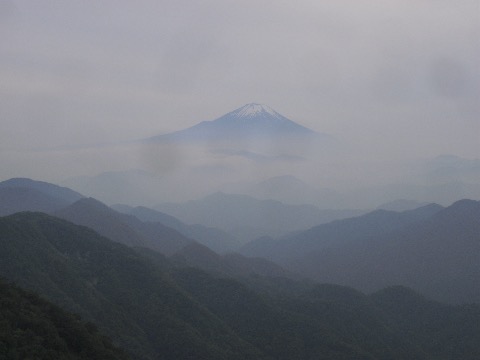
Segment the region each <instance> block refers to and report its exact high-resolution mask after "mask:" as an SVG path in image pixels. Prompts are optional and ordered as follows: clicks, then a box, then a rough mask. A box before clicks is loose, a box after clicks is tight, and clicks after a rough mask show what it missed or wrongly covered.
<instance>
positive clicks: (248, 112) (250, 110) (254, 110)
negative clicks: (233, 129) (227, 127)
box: [233, 103, 279, 117]
mask: <svg viewBox="0 0 480 360" xmlns="http://www.w3.org/2000/svg"><path fill="white" fill-rule="evenodd" d="M262 113H267V114H269V115H272V116H275V117H278V116H279V114H278V113H277V112H276V111H275V110H273V109H272V108H271V107H268V106H266V105H263V104H255V103H252V104H247V105H245V106H242V107H241V108H240V109H238V110H235V111H234V112H233V114H234V115H236V116H238V117H253V116H256V115H259V114H262Z"/></svg>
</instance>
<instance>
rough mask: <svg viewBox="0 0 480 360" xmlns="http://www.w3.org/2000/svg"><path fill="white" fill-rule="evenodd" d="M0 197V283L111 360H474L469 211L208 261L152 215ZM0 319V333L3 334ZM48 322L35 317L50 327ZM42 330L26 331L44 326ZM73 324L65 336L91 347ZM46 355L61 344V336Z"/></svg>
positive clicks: (13, 193) (43, 189)
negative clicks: (74, 318)
mask: <svg viewBox="0 0 480 360" xmlns="http://www.w3.org/2000/svg"><path fill="white" fill-rule="evenodd" d="M20 190H21V191H20ZM0 193H1V194H3V195H2V196H3V199H8V200H9V201H3V202H2V211H3V213H2V214H3V215H7V214H11V215H8V216H4V217H0V277H3V278H5V279H7V280H8V281H12V282H15V283H16V284H17V286H20V287H22V288H25V289H28V290H33V291H35V292H37V293H38V294H40V295H41V296H42V297H43V298H44V299H47V300H48V301H50V302H53V303H55V304H56V306H60V307H62V308H63V309H64V310H66V311H71V312H75V313H77V314H80V316H82V317H83V318H84V319H85V320H86V321H90V322H93V323H95V325H96V326H98V328H99V330H100V331H101V332H102V333H103V334H106V335H108V336H110V337H111V338H112V340H113V343H114V345H115V346H119V347H120V348H122V349H124V350H125V351H126V354H125V357H126V356H131V357H132V358H134V359H152V360H153V359H158V358H164V359H179V358H182V359H190V358H191V359H194V358H208V359H226V358H228V359H265V360H267V359H269V360H270V359H285V360H286V359H292V358H296V359H305V360H306V359H312V358H315V359H326V360H327V359H352V360H353V359H366V360H370V359H371V360H375V359H383V358H389V359H392V360H397V359H398V360H400V359H412V358H415V359H425V360H429V359H448V360H450V359H451V360H453V359H459V358H462V359H468V360H470V359H471V360H473V359H477V358H478V357H479V356H480V346H479V344H480V338H479V334H480V308H479V305H478V304H474V303H479V302H480V296H479V293H480V291H479V290H480V289H479V287H478V283H479V282H478V279H479V278H480V261H479V258H480V227H479V222H478V219H479V216H480V202H478V201H474V200H461V201H457V202H455V203H454V204H452V205H450V206H448V207H442V206H439V205H436V204H429V205H425V206H421V207H419V208H416V209H412V210H407V211H403V212H396V211H388V210H376V211H373V212H370V213H367V214H363V215H360V216H356V217H350V218H347V219H341V220H336V221H332V222H328V223H325V224H318V225H317V226H314V227H312V228H310V229H308V230H303V231H297V232H293V233H290V234H288V235H285V236H283V237H280V238H271V237H270V238H266V237H264V238H261V239H256V240H254V241H252V242H251V243H249V244H247V245H244V246H243V247H242V248H241V249H240V251H241V252H242V253H243V254H238V253H228V254H223V255H222V254H218V253H216V252H215V251H213V250H212V249H210V248H209V247H208V246H206V244H207V241H205V240H206V239H207V238H208V235H207V236H205V233H204V235H203V238H202V236H197V237H195V233H196V230H195V229H198V228H196V227H194V226H192V225H187V224H185V223H184V222H182V221H181V220H178V219H176V218H175V217H172V216H171V215H167V214H165V213H161V212H158V211H157V210H154V209H148V208H145V207H129V206H125V205H123V206H121V205H118V206H116V207H115V208H116V209H117V210H121V211H122V212H119V211H116V210H114V209H112V208H110V207H108V206H106V205H105V204H103V203H101V202H99V201H98V200H95V199H92V198H87V197H83V196H82V195H81V194H78V193H75V192H73V191H70V190H69V189H65V188H61V187H58V186H56V185H54V184H48V183H42V182H36V181H33V180H30V179H11V180H8V181H6V182H3V183H0ZM40 195H41V196H40ZM238 200H239V201H240V202H241V201H243V200H245V199H243V200H242V198H240V199H238ZM247 200H248V201H251V199H247ZM257 201H258V200H257ZM47 205H48V206H47ZM410 205H411V204H410ZM219 207H220V209H219V210H220V211H221V206H219ZM29 210H30V211H31V210H35V211H39V210H40V211H43V212H30V211H29ZM19 211H20V212H19ZM223 211H226V209H224V210H223ZM45 212H48V214H46V213H45ZM200 229H202V231H204V232H207V233H208V231H211V232H210V234H212V236H213V235H214V234H216V235H215V236H217V238H216V240H215V241H212V244H217V246H219V243H220V242H221V238H222V234H223V233H224V231H225V230H218V229H217V230H215V229H212V228H209V227H205V226H204V227H201V228H200ZM222 231H223V232H222ZM187 232H189V233H190V235H192V236H191V237H190V236H188V235H186V233H187ZM201 242H203V243H201ZM227 242H228V240H227ZM237 246H239V245H238V244H237ZM237 249H238V247H237ZM247 254H248V255H250V256H252V255H253V256H254V257H248V256H246V255H247ZM325 282H329V283H337V284H340V285H333V284H321V283H325ZM345 285H347V286H345ZM349 286H352V287H349ZM405 286H409V287H411V288H413V289H414V290H411V289H409V288H406V287H405ZM354 288H357V289H360V290H363V291H364V292H360V291H358V290H355V289H354ZM2 289H3V285H2V283H1V281H0V290H2ZM12 291H13V290H12ZM12 291H11V293H12V294H13V292H12ZM372 291H373V293H371V294H366V293H365V292H368V293H370V292H372ZM418 292H419V293H421V294H425V295H427V298H424V297H423V296H422V295H419V293H418ZM2 296H3V295H2V294H1V293H0V301H2V300H1V299H2ZM15 296H17V297H18V295H15ZM429 298H431V299H434V300H441V301H443V302H448V303H452V304H462V305H445V304H442V303H439V302H436V301H434V300H429ZM29 299H33V298H32V297H30V298H29ZM35 301H36V300H35ZM465 303H471V304H470V305H465ZM9 304H10V303H9ZM10 305H11V304H10ZM10 305H9V307H8V308H12V309H13V307H10ZM25 306H31V305H28V304H27V303H25ZM42 306H44V305H42ZM45 306H50V305H45ZM6 309H7V307H5V306H2V307H1V309H0V320H2V324H6V323H7V322H5V321H4V319H7V318H8V319H9V320H8V321H10V319H11V318H12V312H11V311H10V310H8V311H10V312H7V310H6ZM15 311H16V310H15ZM39 314H40V313H39ZM52 314H56V312H55V311H54V310H51V311H49V313H48V314H45V313H41V315H39V316H41V317H42V318H44V319H49V320H48V321H51V320H50V318H51V316H52ZM14 316H16V318H18V316H20V315H14ZM62 316H63V315H62ZM49 317H50V318H49ZM67 317H68V316H67ZM59 319H63V317H61V316H60V315H58V317H56V315H54V318H53V321H54V322H55V321H56V324H57V325H55V326H58V329H63V327H62V326H63V325H62V322H65V324H71V320H68V319H65V320H59ZM70 319H71V318H70ZM25 321H26V320H25ZM28 321H30V322H29V324H31V321H32V320H28ZM35 321H36V320H35ZM46 321H47V320H45V321H43V322H40V323H39V322H37V323H36V324H42V325H41V326H43V327H45V326H50V325H47V322H46ZM59 321H61V322H59ZM69 321H70V322H69ZM15 324H16V325H15V326H17V324H18V322H17V323H15ZM20 324H21V323H20ZM82 324H83V323H78V322H77V323H75V325H68V326H75V327H77V328H78V331H79V333H82V332H83V334H84V335H85V329H87V330H86V331H87V332H90V333H91V334H93V335H95V333H96V330H95V329H94V328H92V325H88V324H87V325H82ZM9 326H10V325H9ZM32 326H36V329H37V328H39V329H40V328H41V327H39V325H32ZM85 326H86V327H85ZM54 329H55V327H51V326H50V327H49V330H48V331H53V332H54V331H56V330H54ZM89 329H90V330H89ZM24 330H25V329H23V328H21V327H20V328H19V330H17V331H16V334H24V333H23V331H24ZM62 331H63V330H62ZM72 334H73V333H72ZM84 335H82V336H84ZM22 336H23V335H22ZM72 336H76V335H72ZM79 336H80V335H79ZM58 339H59V340H58V341H59V342H61V341H64V340H62V339H66V340H65V341H66V342H65V343H66V344H70V343H69V342H68V341H70V338H68V337H65V336H64V335H63V334H60V336H59V337H58ZM82 339H84V341H85V344H92V342H93V343H94V344H96V345H88V346H89V347H90V348H91V351H90V353H89V354H90V357H91V358H95V357H96V356H97V357H98V358H101V356H100V355H96V354H101V353H102V352H104V353H105V354H108V356H115V355H112V354H115V353H117V352H118V350H117V349H115V348H114V347H112V346H111V345H110V343H109V342H108V341H106V340H105V341H103V345H102V343H99V342H98V341H99V340H98V336H96V335H95V336H94V337H93V338H91V337H89V336H88V337H87V336H86V335H85V337H84V338H83V337H82ZM6 341H8V344H12V341H13V342H15V341H16V340H15V338H14V337H12V336H10V335H8V334H6V333H4V332H2V331H0V344H6ZM22 341H23V340H22ZM82 341H83V340H82ZM19 344H20V342H19ZM21 344H22V346H23V347H25V348H26V349H30V348H31V347H30V346H29V344H26V343H25V342H21ZM2 346H3V345H2ZM12 346H13V345H12ZM49 346H50V345H49ZM62 346H63V345H62ZM65 346H67V345H65ZM68 346H70V345H68ZM73 346H75V345H73ZM34 348H35V347H34ZM2 349H4V347H0V351H3V350H2ZM55 349H56V350H55V351H57V350H58V349H59V348H55ZM28 351H30V350H28ZM38 351H40V350H38ZM42 351H51V350H42ZM72 351H76V350H75V349H73V350H72ZM82 354H83V355H80V356H79V357H78V358H82V357H81V356H84V357H83V358H85V356H87V355H85V354H86V353H85V352H84V353H82ZM118 354H120V355H119V357H122V356H123V354H122V353H121V352H118ZM105 356H107V355H105ZM71 358H77V357H74V356H72V357H71Z"/></svg>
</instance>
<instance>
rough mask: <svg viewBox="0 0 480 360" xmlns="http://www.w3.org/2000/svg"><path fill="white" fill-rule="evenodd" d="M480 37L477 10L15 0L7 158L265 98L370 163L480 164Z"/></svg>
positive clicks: (371, 4) (448, 4) (184, 121)
mask: <svg viewBox="0 0 480 360" xmlns="http://www.w3.org/2000/svg"><path fill="white" fill-rule="evenodd" d="M479 39H480V8H479V1H478V0H455V1H453V0H415V1H414V0H325V1H314V0H311V1H309V0H298V1H278V0H265V1H262V0H255V1H253V0H252V1H250V0H241V1H226V0H205V1H201V0H198V1H193V0H190V1H179V0H175V1H153V0H152V1H130V0H123V1H122V0H116V1H113V0H112V1H94V0H78V1H75V0H72V1H62V0H56V1H53V0H42V1H36V0H30V1H21V0H18V1H17V0H1V1H0V126H1V128H0V130H1V131H0V151H3V152H4V154H5V151H10V150H11V149H12V148H28V147H46V146H62V145H69V144H73V145H75V144H90V143H103V142H107V143H108V142H115V141H120V140H122V141H123V140H130V139H137V138H143V137H148V136H153V135H156V134H159V133H163V132H169V131H172V130H177V129H181V128H185V127H188V126H192V125H194V124H196V123H198V122H200V121H202V120H211V119H214V118H216V117H219V116H220V115H223V114H224V113H226V112H228V111H231V110H234V109H236V108H238V107H240V106H242V105H244V104H246V103H249V102H259V103H264V104H267V105H269V106H270V107H272V108H274V109H275V110H276V111H278V112H279V113H281V114H283V115H285V116H287V117H288V118H290V119H292V120H294V121H296V122H299V123H301V124H302V125H304V126H307V127H310V128H312V129H314V130H316V131H319V132H327V133H330V134H333V135H334V136H336V137H338V138H340V139H342V140H343V141H346V142H351V143H358V144H361V143H363V144H369V146H370V149H371V151H379V152H382V153H384V154H387V155H388V154H390V153H391V154H393V155H395V154H398V153H401V152H402V151H405V152H407V153H409V154H415V153H418V154H420V155H422V156H430V155H431V156H434V155H438V154H440V153H454V154H457V155H460V156H466V157H470V158H473V157H478V156H480V145H479V143H480V116H479V115H480V99H479V94H480V85H479V84H480V42H479V41H480V40H479ZM3 160H5V159H3ZM2 166H6V165H4V164H3V163H2Z"/></svg>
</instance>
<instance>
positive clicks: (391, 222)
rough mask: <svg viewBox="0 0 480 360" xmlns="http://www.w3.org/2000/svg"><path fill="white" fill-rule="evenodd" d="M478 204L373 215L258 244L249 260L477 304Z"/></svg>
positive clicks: (319, 277)
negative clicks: (264, 260)
mask: <svg viewBox="0 0 480 360" xmlns="http://www.w3.org/2000/svg"><path fill="white" fill-rule="evenodd" d="M479 219H480V202H479V201H474V200H460V201H457V202H455V203H454V204H452V205H450V206H449V207H447V208H443V209H442V208H441V207H440V206H439V205H434V204H432V205H428V206H426V207H422V208H419V209H416V210H410V211H406V212H402V213H394V212H390V211H385V210H377V211H374V212H372V213H369V214H367V215H364V216H361V217H357V218H352V219H346V220H341V221H336V222H332V223H330V224H325V225H321V226H318V227H315V228H312V229H310V230H307V231H304V232H299V233H297V234H293V235H291V236H289V237H286V238H283V239H279V240H273V239H268V238H267V239H259V240H257V241H255V242H252V243H250V244H248V245H246V246H245V247H244V248H243V251H242V253H243V254H245V255H247V256H265V257H267V258H268V259H270V260H274V261H275V260H276V261H277V263H278V264H279V265H281V266H283V267H284V268H286V269H287V270H291V271H294V272H297V273H298V274H301V275H304V276H307V277H310V278H312V279H314V280H315V281H320V282H328V283H335V284H341V285H345V286H351V287H354V288H357V289H360V290H362V291H367V292H370V291H375V290H378V289H380V288H384V287H387V286H392V285H402V286H407V287H410V288H412V289H414V290H416V291H419V292H421V293H422V294H425V295H426V296H428V297H430V298H432V299H436V300H438V301H443V302H449V303H457V304H458V303H470V302H480V282H479V281H478V280H479V279H480V221H479Z"/></svg>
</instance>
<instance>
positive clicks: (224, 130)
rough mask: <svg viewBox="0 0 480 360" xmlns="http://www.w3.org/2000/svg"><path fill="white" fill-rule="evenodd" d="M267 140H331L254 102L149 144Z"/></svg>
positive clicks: (156, 139) (154, 139)
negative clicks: (285, 138) (283, 138)
mask: <svg viewBox="0 0 480 360" xmlns="http://www.w3.org/2000/svg"><path fill="white" fill-rule="evenodd" d="M264 137H300V138H305V137H308V138H325V139H327V138H330V137H329V136H328V135H325V134H319V133H317V132H315V131H313V130H310V129H308V128H306V127H304V126H302V125H299V124H297V123H295V122H293V121H291V120H289V119H287V118H286V117H285V116H283V115H281V114H279V113H278V112H276V111H275V110H273V109H272V108H270V107H268V106H266V105H262V104H255V103H252V104H247V105H245V106H242V107H241V108H238V109H236V110H234V111H232V112H229V113H228V114H225V115H223V116H221V117H219V118H218V119H216V120H212V121H202V122H201V123H199V124H197V125H195V126H192V127H190V128H187V129H184V130H180V131H176V132H173V133H169V134H164V135H158V136H154V137H151V138H148V139H146V140H145V141H146V142H160V141H210V140H217V139H218V140H226V139H232V140H236V139H245V138H247V139H248V138H252V139H255V138H260V139H261V138H264Z"/></svg>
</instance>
